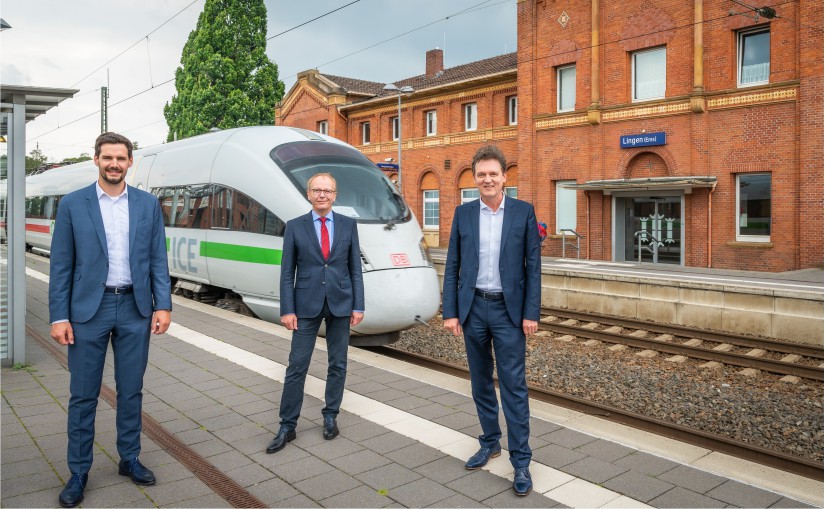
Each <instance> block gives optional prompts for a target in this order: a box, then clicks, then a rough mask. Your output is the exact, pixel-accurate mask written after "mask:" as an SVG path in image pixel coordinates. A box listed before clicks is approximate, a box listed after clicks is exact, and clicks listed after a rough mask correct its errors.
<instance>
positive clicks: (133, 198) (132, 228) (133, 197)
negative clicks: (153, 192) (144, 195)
mask: <svg viewBox="0 0 825 509" xmlns="http://www.w3.org/2000/svg"><path fill="white" fill-rule="evenodd" d="M132 191H133V190H132V189H130V190H129V191H128V194H127V196H128V198H127V199H128V204H129V254H130V255H131V254H132V248H134V246H135V237H137V225H138V202H137V201H138V196H137V193H136V192H132Z"/></svg>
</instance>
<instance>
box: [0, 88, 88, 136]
mask: <svg viewBox="0 0 825 509" xmlns="http://www.w3.org/2000/svg"><path fill="white" fill-rule="evenodd" d="M77 92H78V91H77V90H76V89H72V88H44V87H26V86H22V85H0V103H1V105H0V112H2V113H11V112H12V106H13V105H14V103H15V100H14V98H15V96H17V97H18V98H22V102H23V103H24V104H25V106H26V110H25V111H26V122H30V121H32V120H34V119H35V118H37V117H38V116H40V115H42V114H44V113H46V112H47V111H49V110H50V109H52V108H54V107H55V106H57V105H58V104H59V103H60V102H61V101H63V100H65V99H68V98H70V97H72V96H74V95H75V94H76V93H77ZM18 102H20V101H18ZM6 118H7V117H6V116H5V115H3V117H2V124H0V135H3V136H6V135H7V134H8V133H9V131H8V129H9V126H8V122H7V120H6Z"/></svg>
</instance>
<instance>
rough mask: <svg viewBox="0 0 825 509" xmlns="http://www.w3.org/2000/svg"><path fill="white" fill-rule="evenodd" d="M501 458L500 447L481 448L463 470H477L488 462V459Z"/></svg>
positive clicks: (497, 445)
mask: <svg viewBox="0 0 825 509" xmlns="http://www.w3.org/2000/svg"><path fill="white" fill-rule="evenodd" d="M499 456H501V445H499V444H496V445H494V446H493V447H482V448H481V449H479V450H478V452H477V453H475V454H473V456H472V457H471V458H470V459H468V460H467V463H465V464H464V468H466V469H467V470H478V469H479V468H481V467H483V466H484V465H486V464H487V462H488V461H490V458H498V457H499Z"/></svg>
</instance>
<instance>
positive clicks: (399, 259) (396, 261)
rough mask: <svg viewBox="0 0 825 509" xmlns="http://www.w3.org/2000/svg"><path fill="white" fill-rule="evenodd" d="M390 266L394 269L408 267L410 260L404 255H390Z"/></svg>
mask: <svg viewBox="0 0 825 509" xmlns="http://www.w3.org/2000/svg"><path fill="white" fill-rule="evenodd" d="M390 258H391V259H392V264H393V265H395V266H396V267H407V266H409V265H410V259H409V258H408V257H407V255H405V254H404V253H397V254H391V255H390Z"/></svg>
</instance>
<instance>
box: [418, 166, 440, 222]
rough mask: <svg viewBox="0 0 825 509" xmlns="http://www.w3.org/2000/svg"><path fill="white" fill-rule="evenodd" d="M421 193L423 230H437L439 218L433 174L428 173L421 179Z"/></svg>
mask: <svg viewBox="0 0 825 509" xmlns="http://www.w3.org/2000/svg"><path fill="white" fill-rule="evenodd" d="M421 192H422V194H423V204H424V205H423V208H424V210H423V211H422V212H423V214H422V217H423V218H424V224H423V226H424V229H425V230H427V229H434V230H437V229H438V218H439V203H440V197H439V190H438V178H437V177H436V176H435V174H434V173H432V172H429V173H427V174H426V175H424V178H423V179H421Z"/></svg>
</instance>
